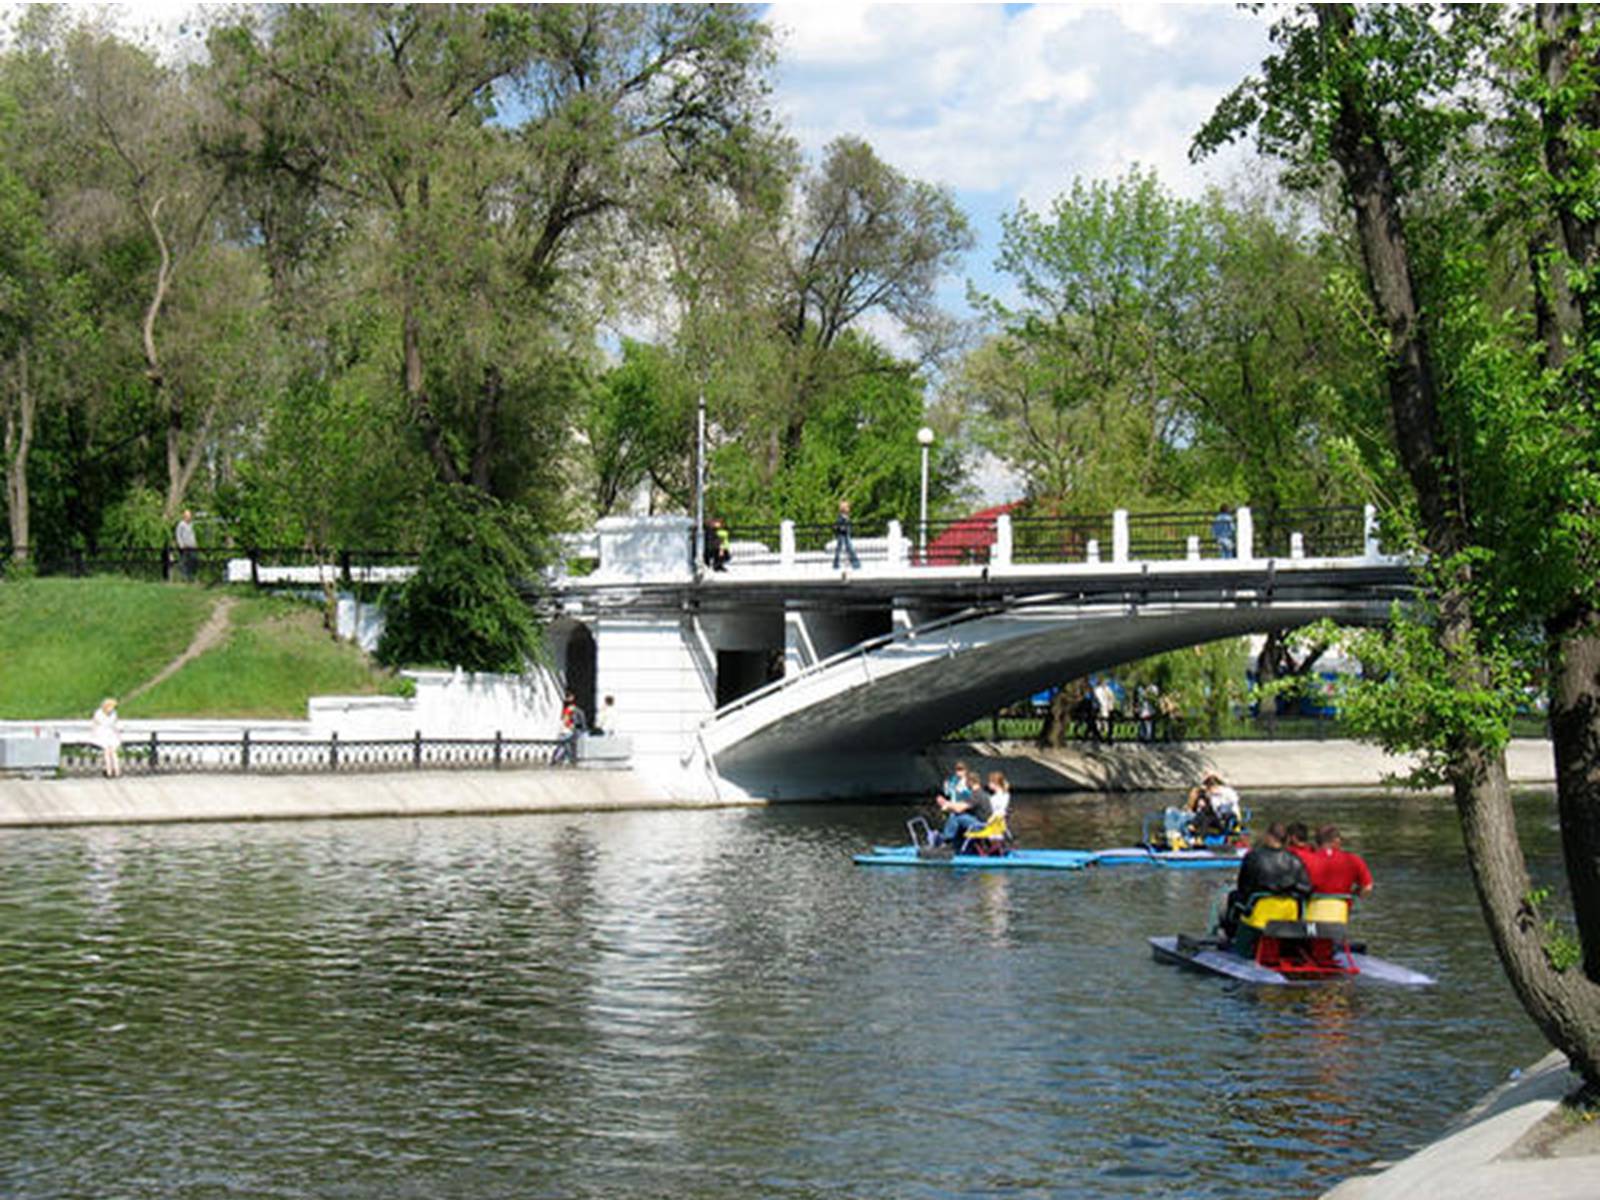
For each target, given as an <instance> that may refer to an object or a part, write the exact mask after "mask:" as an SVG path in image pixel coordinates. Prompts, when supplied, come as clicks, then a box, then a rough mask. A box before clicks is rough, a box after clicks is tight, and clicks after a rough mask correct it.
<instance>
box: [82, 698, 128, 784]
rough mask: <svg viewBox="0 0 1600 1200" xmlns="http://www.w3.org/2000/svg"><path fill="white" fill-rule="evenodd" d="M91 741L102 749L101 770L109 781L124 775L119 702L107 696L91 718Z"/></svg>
mask: <svg viewBox="0 0 1600 1200" xmlns="http://www.w3.org/2000/svg"><path fill="white" fill-rule="evenodd" d="M89 740H90V741H91V742H93V743H94V744H95V745H96V746H99V747H100V758H101V766H100V770H101V772H102V774H104V775H105V777H106V778H107V779H115V778H116V777H117V776H118V775H121V774H122V763H121V761H120V760H119V759H118V757H117V751H118V750H120V749H121V747H122V721H121V720H120V719H118V717H117V702H116V701H115V700H113V699H112V698H111V697H110V696H107V697H106V698H105V699H104V700H102V701H101V702H100V707H99V708H97V709H95V710H94V716H93V717H91V718H89Z"/></svg>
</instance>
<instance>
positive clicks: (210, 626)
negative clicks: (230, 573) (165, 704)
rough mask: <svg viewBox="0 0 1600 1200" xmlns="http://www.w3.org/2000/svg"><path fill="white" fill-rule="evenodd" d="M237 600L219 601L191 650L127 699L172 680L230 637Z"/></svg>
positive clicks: (164, 668)
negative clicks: (229, 631)
mask: <svg viewBox="0 0 1600 1200" xmlns="http://www.w3.org/2000/svg"><path fill="white" fill-rule="evenodd" d="M236 600H237V597H234V596H223V597H220V598H219V599H218V600H217V603H216V606H215V607H214V608H213V609H212V610H211V615H210V616H209V617H207V618H206V623H205V624H204V625H202V626H200V628H199V629H198V630H196V631H195V635H194V641H192V642H190V643H189V648H188V649H187V650H185V651H184V652H183V653H182V654H180V655H178V657H177V658H175V659H173V660H172V661H171V662H169V663H168V664H167V665H166V666H164V667H162V668H161V670H159V671H158V672H156V674H155V675H153V676H152V677H151V678H149V679H147V680H145V681H144V682H143V683H141V684H140V685H139V686H138V687H136V688H134V689H133V691H131V692H127V693H125V698H126V699H129V700H131V699H133V698H134V697H135V696H139V695H142V694H143V693H145V692H148V691H149V690H150V689H151V688H153V687H155V686H156V685H157V684H158V683H161V682H162V681H164V680H166V679H169V678H171V677H172V676H173V675H175V674H177V673H178V672H179V671H180V670H182V669H183V668H184V667H185V666H186V665H188V664H189V663H191V662H193V661H194V660H195V659H197V658H199V657H200V656H201V655H202V654H204V653H205V652H206V651H207V650H210V649H211V648H212V647H213V646H216V645H219V644H221V642H222V640H223V639H224V638H226V637H227V636H228V629H229V627H230V626H231V625H232V624H233V606H234V604H235V602H236Z"/></svg>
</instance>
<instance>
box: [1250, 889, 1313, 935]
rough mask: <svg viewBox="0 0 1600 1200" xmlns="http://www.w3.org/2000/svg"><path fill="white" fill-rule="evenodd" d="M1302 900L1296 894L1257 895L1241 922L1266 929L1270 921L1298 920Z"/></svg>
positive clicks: (1253, 927) (1255, 927)
mask: <svg viewBox="0 0 1600 1200" xmlns="http://www.w3.org/2000/svg"><path fill="white" fill-rule="evenodd" d="M1299 919H1300V901H1299V899H1298V898H1297V897H1295V896H1265V895H1263V896H1257V897H1255V900H1254V902H1253V903H1252V904H1251V905H1250V909H1249V911H1248V912H1246V913H1245V914H1244V915H1243V916H1242V917H1240V918H1239V924H1241V925H1248V926H1250V928H1252V929H1265V928H1266V927H1267V923H1268V922H1269V921H1298V920H1299Z"/></svg>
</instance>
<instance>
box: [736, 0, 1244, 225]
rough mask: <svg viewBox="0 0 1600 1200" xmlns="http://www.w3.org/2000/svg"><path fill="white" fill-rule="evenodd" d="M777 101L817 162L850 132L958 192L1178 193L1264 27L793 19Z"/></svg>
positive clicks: (833, 12) (1119, 13)
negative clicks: (1128, 187)
mask: <svg viewBox="0 0 1600 1200" xmlns="http://www.w3.org/2000/svg"><path fill="white" fill-rule="evenodd" d="M767 15H768V20H769V21H770V22H771V23H772V24H773V26H774V27H775V28H776V29H777V30H778V31H779V38H780V41H779V45H780V65H779V86H778V101H779V105H780V108H781V109H782V111H783V112H784V114H785V116H786V117H787V118H788V120H789V123H790V128H791V129H792V131H793V132H794V133H795V135H796V136H797V137H799V138H800V140H801V143H802V144H803V145H804V146H805V147H806V148H807V149H809V150H811V151H813V152H814V151H816V150H818V149H820V148H821V147H822V146H823V145H825V144H826V143H827V142H828V141H829V140H831V139H832V138H834V137H836V136H838V135H840V134H843V133H851V134H856V135H859V136H861V137H864V138H866V139H867V140H868V141H869V142H871V143H872V145H873V146H874V147H875V148H876V149H877V150H878V152H879V154H880V155H882V156H883V157H884V158H886V159H887V160H888V161H890V162H891V163H893V164H894V165H895V166H897V167H899V168H900V169H902V170H904V171H907V172H909V173H911V174H914V175H917V176H919V177H922V178H927V179H932V180H935V181H938V182H943V183H947V184H949V185H950V186H952V187H954V188H956V189H957V190H984V191H1007V192H1010V193H1012V194H1014V195H1019V196H1021V195H1029V196H1037V195H1043V194H1049V195H1053V194H1055V192H1057V191H1059V190H1060V189H1061V188H1062V187H1063V186H1064V185H1065V183H1066V182H1068V181H1070V180H1071V179H1072V177H1073V176H1075V175H1089V176H1092V175H1097V174H1103V173H1105V172H1107V171H1108V170H1109V171H1116V170H1119V169H1122V168H1124V167H1125V166H1126V165H1127V164H1129V163H1132V162H1134V161H1138V162H1145V163H1151V164H1152V165H1156V166H1158V167H1159V168H1160V169H1161V172H1162V174H1163V177H1164V178H1166V180H1167V182H1168V183H1169V184H1170V185H1171V186H1173V187H1175V188H1177V189H1178V190H1181V191H1186V192H1193V191H1198V190H1199V188H1200V186H1201V181H1202V179H1203V177H1204V173H1203V172H1201V171H1197V170H1195V169H1193V168H1191V167H1190V166H1189V165H1188V163H1187V159H1186V156H1187V149H1188V142H1189V139H1190V138H1191V137H1192V136H1193V134H1194V132H1195V130H1196V129H1197V128H1198V127H1199V124H1200V122H1201V121H1203V120H1204V119H1205V117H1206V116H1207V115H1209V113H1210V111H1211V108H1212V107H1213V106H1214V104H1215V103H1216V101H1217V100H1218V99H1219V98H1220V97H1221V96H1222V95H1223V94H1224V93H1225V92H1226V91H1227V90H1228V89H1229V88H1230V87H1232V86H1233V85H1234V84H1235V83H1237V82H1238V81H1239V79H1241V78H1242V77H1243V76H1244V74H1245V73H1247V72H1248V71H1249V70H1250V69H1252V68H1253V67H1254V66H1255V65H1256V64H1258V63H1259V62H1260V59H1261V57H1262V54H1263V53H1264V51H1265V49H1266V38H1265V26H1264V25H1263V24H1262V23H1261V22H1260V21H1258V20H1256V19H1254V18H1248V17H1241V16H1239V15H1237V14H1235V13H1234V12H1233V11H1232V10H1231V9H1229V8H1226V7H1224V6H1222V5H1194V6H1171V5H1143V6H1138V5H1134V6H1094V5H1036V6H1033V7H1030V8H1025V9H1015V8H1011V7H1007V6H1001V5H984V4H972V5H938V6H922V5H893V4H889V5H851V6H832V5H822V6H817V5H790V4H777V5H773V6H772V7H771V8H770V9H769V10H768V14H767Z"/></svg>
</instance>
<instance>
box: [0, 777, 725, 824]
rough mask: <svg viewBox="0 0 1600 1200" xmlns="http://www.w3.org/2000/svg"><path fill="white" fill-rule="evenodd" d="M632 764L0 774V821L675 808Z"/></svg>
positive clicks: (675, 801)
mask: <svg viewBox="0 0 1600 1200" xmlns="http://www.w3.org/2000/svg"><path fill="white" fill-rule="evenodd" d="M713 803H717V802H715V801H707V802H705V803H704V804H701V803H698V802H696V801H692V800H685V799H683V798H681V797H675V796H672V795H670V794H668V793H667V792H665V791H664V790H662V789H660V788H657V787H655V786H654V785H653V784H652V783H651V781H650V780H649V779H647V778H646V777H644V776H642V775H639V774H636V773H635V772H632V771H605V770H587V769H585V770H577V769H561V768H544V769H535V770H518V771H418V772H392V773H385V774H373V775H357V774H351V775H234V774H225V775H154V776H151V775H145V776H126V775H125V776H123V777H122V778H120V779H102V778H99V777H92V778H88V779H0V828H3V827H7V826H10V827H25V826H46V825H106V824H139V823H161V822H174V821H277V820H316V819H322V818H329V817H421V816H446V815H452V816H453V815H461V814H464V813H482V814H495V813H502V814H503V813H529V812H563V811H566V812H595V811H603V810H607V809H625V808H641V809H642V808H685V807H696V806H700V807H704V806H709V805H710V804H713Z"/></svg>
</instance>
